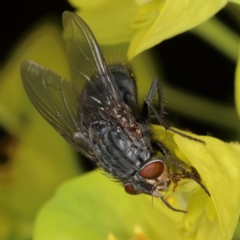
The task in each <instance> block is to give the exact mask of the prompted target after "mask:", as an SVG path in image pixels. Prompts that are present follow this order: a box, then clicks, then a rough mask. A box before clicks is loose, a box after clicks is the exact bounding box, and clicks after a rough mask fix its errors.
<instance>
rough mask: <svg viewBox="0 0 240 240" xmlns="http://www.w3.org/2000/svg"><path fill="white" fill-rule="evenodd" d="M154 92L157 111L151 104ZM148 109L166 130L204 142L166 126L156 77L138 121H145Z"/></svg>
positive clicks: (160, 87) (148, 112)
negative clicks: (156, 98) (156, 95)
mask: <svg viewBox="0 0 240 240" xmlns="http://www.w3.org/2000/svg"><path fill="white" fill-rule="evenodd" d="M156 93H158V104H159V107H158V108H159V111H157V110H156V109H155V108H154V107H153V105H152V101H153V98H154V96H155V94H156ZM150 110H151V111H152V113H153V115H154V116H155V117H156V118H157V120H158V122H159V124H160V125H162V126H163V127H164V128H165V129H166V130H169V131H171V132H174V133H177V134H178V135H180V136H182V137H185V138H188V139H190V140H194V141H196V142H200V143H203V144H205V142H204V141H203V140H200V139H198V138H194V137H192V136H189V135H187V134H185V133H182V132H180V131H178V130H176V129H174V128H172V127H169V126H167V124H166V123H165V122H164V120H163V117H164V114H165V112H164V101H163V93H162V86H161V84H160V82H159V81H158V79H157V78H154V80H153V82H152V85H151V87H150V90H149V93H148V96H147V99H146V101H144V104H143V108H142V111H141V113H140V116H139V120H140V121H141V120H142V121H147V120H148V118H149V116H150Z"/></svg>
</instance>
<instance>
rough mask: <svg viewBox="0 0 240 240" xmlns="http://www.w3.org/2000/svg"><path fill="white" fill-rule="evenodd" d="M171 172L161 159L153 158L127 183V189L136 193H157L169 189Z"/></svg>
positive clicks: (131, 192)
mask: <svg viewBox="0 0 240 240" xmlns="http://www.w3.org/2000/svg"><path fill="white" fill-rule="evenodd" d="M169 184H170V174H169V172H168V168H167V166H166V165H165V163H164V162H163V161H162V160H161V159H153V160H150V161H149V162H147V163H146V164H144V165H143V166H142V167H141V168H140V170H139V171H138V172H137V173H136V174H135V175H134V176H133V177H132V178H131V179H129V181H128V182H126V183H125V191H126V192H127V193H129V194H132V195H135V194H140V193H145V194H149V195H152V196H155V195H156V192H158V191H163V190H167V189H168V185H169Z"/></svg>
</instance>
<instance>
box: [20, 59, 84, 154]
mask: <svg viewBox="0 0 240 240" xmlns="http://www.w3.org/2000/svg"><path fill="white" fill-rule="evenodd" d="M21 77H22V81H23V85H24V88H25V90H26V92H27V94H28V96H29V98H30V100H31V101H32V103H33V104H34V106H35V107H36V108H37V109H38V111H39V112H40V113H41V114H42V115H43V117H44V118H45V119H46V120H47V121H48V122H49V123H50V124H51V125H52V126H53V127H54V128H55V129H56V130H57V131H58V132H59V133H60V134H61V135H62V136H63V137H64V138H65V139H66V140H67V141H68V142H69V143H70V144H71V145H72V146H73V147H74V148H75V149H77V150H79V151H81V148H82V147H84V145H86V142H85V141H84V138H83V137H82V138H81V135H80V134H78V141H76V140H75V139H74V134H75V133H78V132H79V133H80V126H79V121H78V112H77V111H78V110H77V104H78V103H77V100H78V95H77V93H76V91H75V90H74V88H73V87H72V85H71V83H70V82H68V81H66V80H65V79H63V78H61V77H60V76H58V75H57V74H56V73H54V72H52V71H50V70H49V69H47V68H44V67H41V66H40V65H38V64H37V63H34V62H32V61H24V62H23V63H22V65H21Z"/></svg>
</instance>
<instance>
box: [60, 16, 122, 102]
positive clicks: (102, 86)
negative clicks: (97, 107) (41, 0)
mask: <svg viewBox="0 0 240 240" xmlns="http://www.w3.org/2000/svg"><path fill="white" fill-rule="evenodd" d="M63 27H64V37H65V39H66V41H67V48H68V62H69V67H70V73H71V81H72V83H73V85H74V87H75V89H76V90H77V92H78V93H79V94H81V93H82V90H83V88H84V87H85V85H86V83H87V82H89V81H90V82H91V81H94V80H96V79H97V81H98V84H97V85H98V89H95V90H94V89H93V91H95V92H94V93H93V95H95V96H100V95H101V96H102V98H103V99H100V101H101V102H102V103H103V104H104V102H106V101H109V98H111V103H112V104H113V105H115V106H116V105H117V104H118V103H119V102H120V101H121V97H120V94H119V91H118V89H117V86H116V83H115V81H114V80H113V76H112V74H111V72H110V70H109V68H108V66H107V64H106V62H105V59H104V57H103V55H102V53H101V50H100V48H99V46H98V43H97V41H96V39H95V37H94V35H93V33H92V32H91V30H90V29H89V27H88V26H87V25H86V23H85V22H84V21H83V20H82V19H81V18H80V17H79V16H78V15H76V14H75V13H71V12H64V13H63Z"/></svg>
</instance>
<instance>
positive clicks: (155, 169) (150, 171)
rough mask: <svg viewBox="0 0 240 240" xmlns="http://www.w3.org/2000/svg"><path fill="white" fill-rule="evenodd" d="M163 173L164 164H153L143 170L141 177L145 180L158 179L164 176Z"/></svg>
mask: <svg viewBox="0 0 240 240" xmlns="http://www.w3.org/2000/svg"><path fill="white" fill-rule="evenodd" d="M163 171H164V163H162V162H151V163H149V164H148V165H146V166H144V167H143V168H142V169H141V171H140V173H139V175H140V176H141V177H143V178H145V179H156V178H158V177H160V176H161V175H162V173H163Z"/></svg>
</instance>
